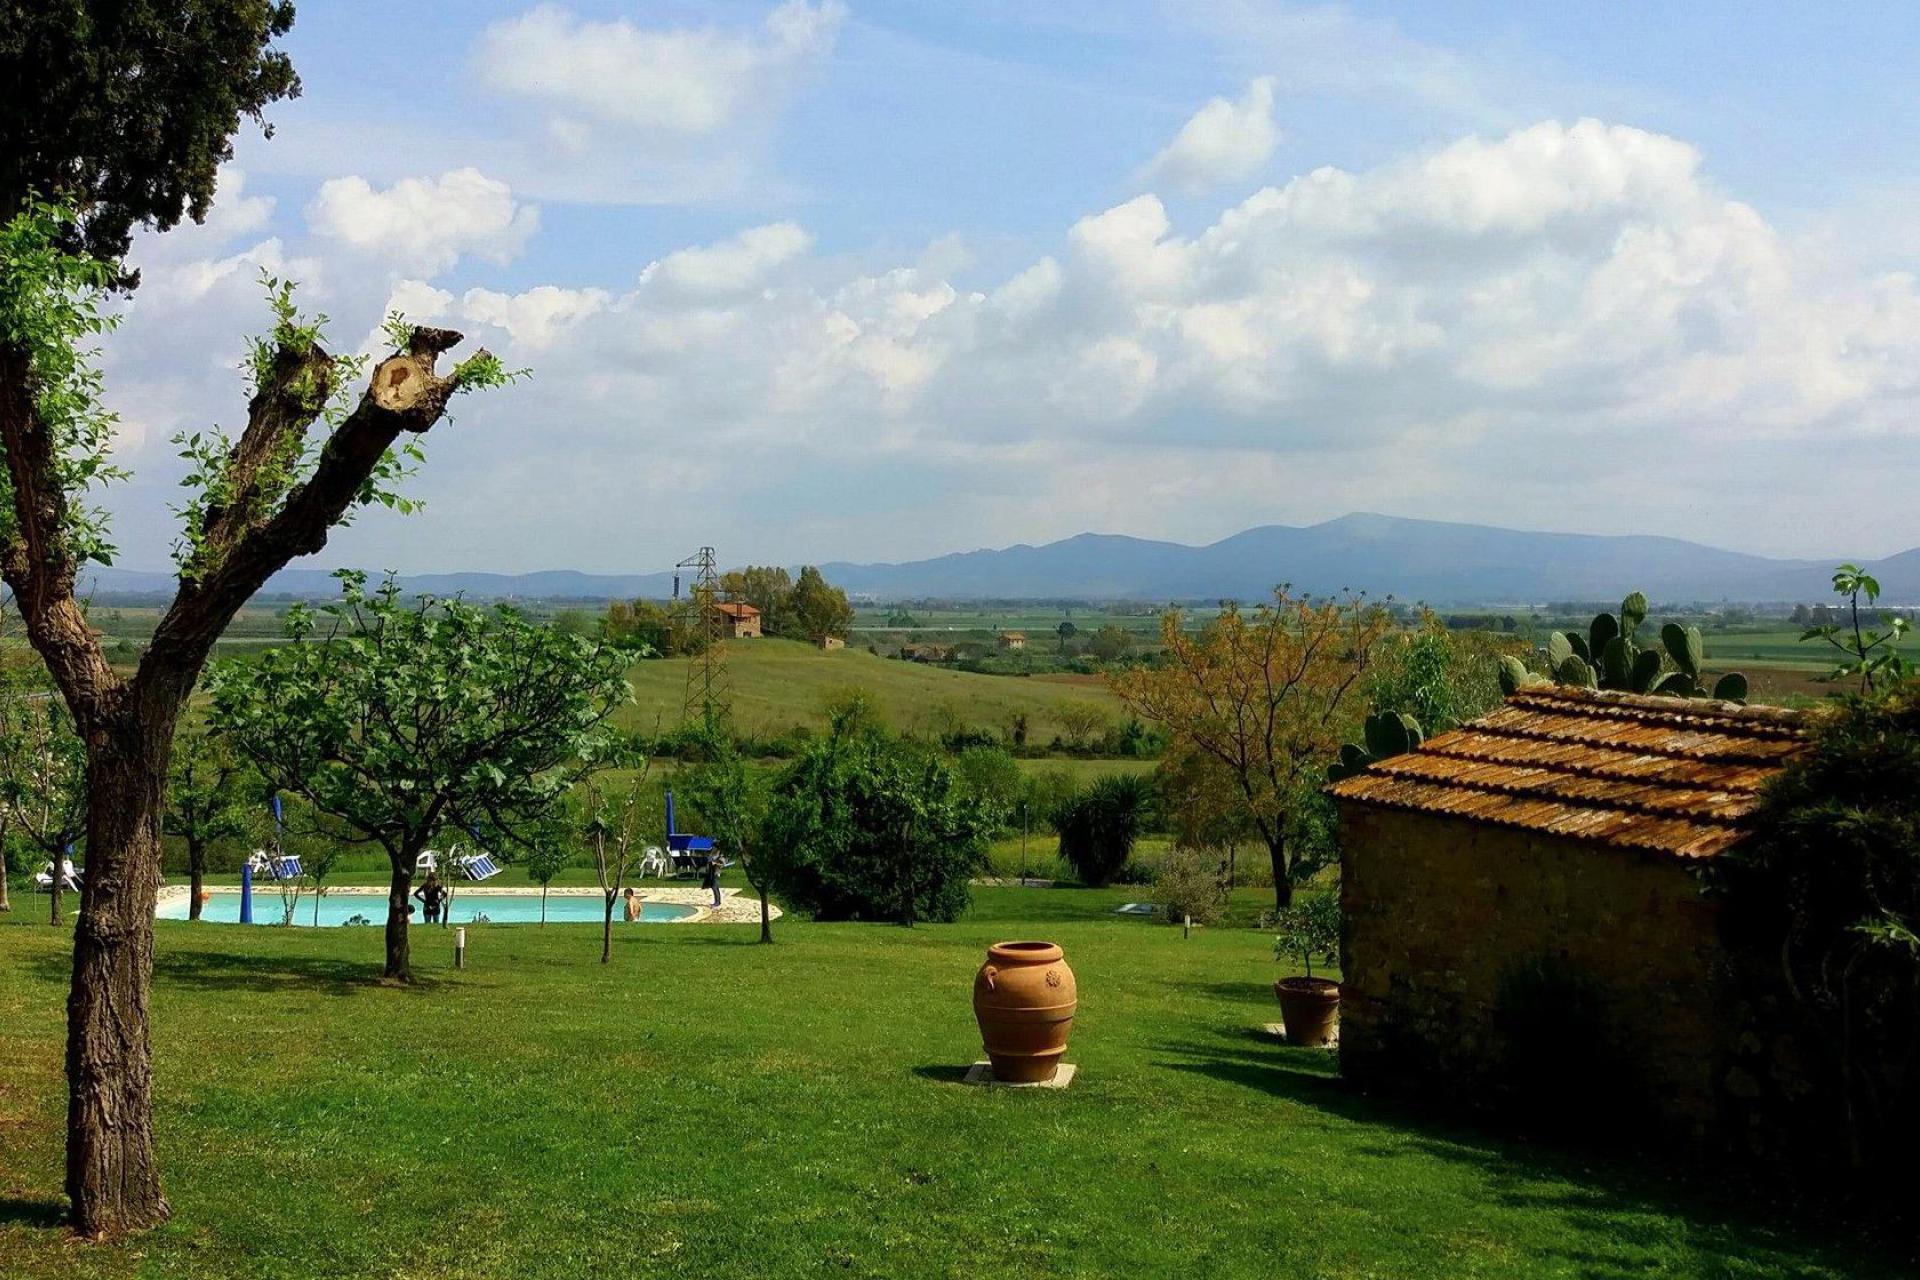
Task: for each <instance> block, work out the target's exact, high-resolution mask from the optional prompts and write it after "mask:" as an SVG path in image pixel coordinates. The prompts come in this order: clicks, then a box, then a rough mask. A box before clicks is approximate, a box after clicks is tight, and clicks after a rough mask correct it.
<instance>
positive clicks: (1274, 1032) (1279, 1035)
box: [1262, 1022, 1340, 1049]
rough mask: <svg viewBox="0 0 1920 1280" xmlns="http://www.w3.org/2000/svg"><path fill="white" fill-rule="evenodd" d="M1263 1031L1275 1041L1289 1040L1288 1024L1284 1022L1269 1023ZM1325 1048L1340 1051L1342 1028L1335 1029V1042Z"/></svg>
mask: <svg viewBox="0 0 1920 1280" xmlns="http://www.w3.org/2000/svg"><path fill="white" fill-rule="evenodd" d="M1262 1030H1264V1031H1265V1032H1266V1033H1267V1034H1268V1035H1270V1036H1272V1037H1273V1038H1274V1039H1275V1040H1285V1039H1286V1038H1287V1024H1286V1023H1284V1022H1269V1023H1267V1025H1266V1026H1265V1027H1264V1028H1262ZM1325 1047H1326V1048H1328V1049H1338V1048H1339V1047H1340V1028H1339V1027H1338V1026H1336V1027H1334V1029H1333V1041H1332V1042H1331V1043H1330V1044H1328V1045H1326V1046H1325Z"/></svg>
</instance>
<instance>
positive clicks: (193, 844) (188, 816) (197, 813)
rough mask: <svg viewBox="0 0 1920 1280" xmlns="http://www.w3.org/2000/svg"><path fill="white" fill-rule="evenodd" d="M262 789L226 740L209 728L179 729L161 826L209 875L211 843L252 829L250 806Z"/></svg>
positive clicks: (192, 866)
mask: <svg viewBox="0 0 1920 1280" xmlns="http://www.w3.org/2000/svg"><path fill="white" fill-rule="evenodd" d="M263 790H264V788H263V787H262V786H261V784H260V781H259V779H257V778H253V777H251V776H249V774H248V772H247V770H246V769H245V767H244V766H243V765H242V764H241V762H240V759H239V757H238V756H237V755H236V754H235V753H234V752H233V750H232V749H231V748H230V747H229V746H228V744H227V743H226V741H225V740H224V739H222V738H220V737H218V736H217V735H215V734H211V733H207V732H205V731H199V732H187V733H181V734H177V735H175V737H174V740H173V756H172V759H171V761H170V763H169V764H168V773H167V809H166V813H165V815H164V816H163V817H162V819H161V826H160V829H161V831H162V832H163V833H165V834H166V835H169V836H173V837H175V838H176V839H179V840H184V841H185V842H186V845H187V855H188V859H189V866H188V870H189V871H191V872H192V873H194V874H196V875H199V874H204V872H205V871H206V866H205V863H204V859H205V858H206V855H207V852H208V850H209V849H210V848H211V847H212V846H214V845H217V844H221V843H223V842H227V841H234V840H238V839H240V838H241V837H242V836H244V835H246V834H247V832H248V830H249V824H248V821H247V817H248V809H249V806H251V805H252V804H253V803H254V802H255V801H256V800H257V799H258V798H259V796H260V795H261V793H262V792H263Z"/></svg>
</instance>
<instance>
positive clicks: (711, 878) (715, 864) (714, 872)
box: [700, 853, 720, 907]
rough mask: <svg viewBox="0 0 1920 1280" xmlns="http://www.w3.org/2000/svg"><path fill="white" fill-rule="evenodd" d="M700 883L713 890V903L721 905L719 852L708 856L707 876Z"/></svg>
mask: <svg viewBox="0 0 1920 1280" xmlns="http://www.w3.org/2000/svg"><path fill="white" fill-rule="evenodd" d="M700 883H701V884H702V885H704V886H705V887H706V888H709V889H711V890H713V905H714V906H716V907H717V906H719V905H720V855H719V854H717V853H716V854H713V855H711V856H710V857H708V859H707V874H706V878H705V879H703V880H702V881H701V882H700Z"/></svg>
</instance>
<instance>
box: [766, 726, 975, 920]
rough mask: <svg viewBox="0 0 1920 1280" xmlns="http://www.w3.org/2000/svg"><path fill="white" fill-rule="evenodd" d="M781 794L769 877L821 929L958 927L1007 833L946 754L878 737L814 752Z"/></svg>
mask: <svg viewBox="0 0 1920 1280" xmlns="http://www.w3.org/2000/svg"><path fill="white" fill-rule="evenodd" d="M776 794H777V799H776V800H775V802H774V804H773V806H772V808H771V809H770V811H769V812H768V815H767V819H766V824H765V827H764V835H763V837H762V848H763V852H762V854H761V858H762V860H763V861H764V863H765V868H766V870H765V878H766V881H767V883H768V885H769V887H770V888H771V889H772V891H773V894H774V896H775V897H776V898H777V899H779V900H780V901H781V902H782V903H784V904H786V905H788V906H790V907H793V908H795V909H796V910H800V911H804V912H806V913H808V914H809V915H811V916H813V917H814V918H815V919H817V920H897V921H899V922H900V923H902V924H912V923H913V922H914V921H915V920H940V921H951V920H954V919H956V918H958V917H959V915H960V913H961V912H963V911H965V910H966V908H967V904H968V902H969V901H971V894H970V892H969V890H968V887H967V882H968V880H969V879H970V878H971V877H972V876H973V875H974V874H976V873H977V872H979V871H980V870H982V869H983V868H984V867H985V865H986V852H987V842H988V837H989V835H990V833H991V832H992V831H993V830H994V829H995V828H996V827H997V826H998V825H999V822H1000V817H999V814H998V813H997V811H996V809H995V807H994V806H993V805H992V804H990V803H988V802H985V801H983V800H982V799H980V798H979V797H978V796H975V795H972V794H970V793H969V792H968V790H967V789H966V787H965V786H963V785H962V783H961V780H960V777H959V775H958V774H957V773H956V772H955V771H954V769H953V767H952V766H951V765H950V764H949V763H948V762H947V761H946V760H945V758H943V757H942V756H941V755H939V753H937V752H935V751H933V750H932V749H930V748H928V747H926V746H924V745H922V744H920V743H916V742H913V741H910V740H907V739H902V738H896V737H893V736H891V735H889V734H887V733H885V732H882V731H880V730H878V729H873V728H866V729H855V730H853V731H851V732H837V733H834V734H832V735H830V736H829V737H827V738H824V739H821V740H819V741H817V742H815V743H814V744H813V745H811V746H810V747H808V748H807V750H806V752H805V753H804V754H803V755H802V756H801V757H800V758H799V759H798V760H796V761H795V762H794V763H793V764H792V765H790V766H788V767H787V769H786V771H785V772H784V773H783V774H782V775H781V779H780V783H779V786H778V788H777V791H776Z"/></svg>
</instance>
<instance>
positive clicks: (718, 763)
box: [675, 734, 773, 942]
mask: <svg viewBox="0 0 1920 1280" xmlns="http://www.w3.org/2000/svg"><path fill="white" fill-rule="evenodd" d="M709 744H710V748H709V750H708V752H707V753H706V758H705V759H704V760H702V761H700V762H699V763H698V764H696V765H694V767H693V768H691V769H689V770H688V771H687V772H686V773H684V774H682V775H681V776H680V777H679V778H677V779H675V788H676V790H678V791H679V792H680V794H681V795H682V796H683V797H684V798H685V800H686V804H687V809H688V811H689V812H690V813H691V814H693V816H694V817H695V818H696V819H697V820H698V821H699V823H700V825H701V827H702V828H704V829H705V830H706V831H708V832H710V833H711V834H712V836H713V844H714V848H716V849H717V850H719V851H720V853H721V854H723V855H725V856H727V857H729V858H731V859H733V860H734V861H735V862H738V863H739V864H740V869H741V871H743V872H744V873H745V874H746V877H747V883H748V884H750V885H752V886H753V891H754V892H755V893H757V894H759V895H760V941H762V942H772V941H773V919H772V912H771V911H770V910H769V909H768V899H769V897H771V896H772V895H771V886H770V884H769V883H768V879H767V866H766V860H765V859H764V858H762V857H761V853H760V848H761V845H760V833H761V829H762V827H763V826H764V825H765V822H766V812H767V790H766V787H765V785H764V784H763V783H762V781H761V779H760V776H759V775H758V774H757V773H755V771H754V770H753V769H751V768H749V767H748V766H747V762H746V761H745V760H743V759H742V758H741V756H740V753H739V751H738V750H736V749H735V748H734V745H733V740H732V739H731V738H728V737H725V736H723V735H720V734H714V735H711V736H710V738H709Z"/></svg>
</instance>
